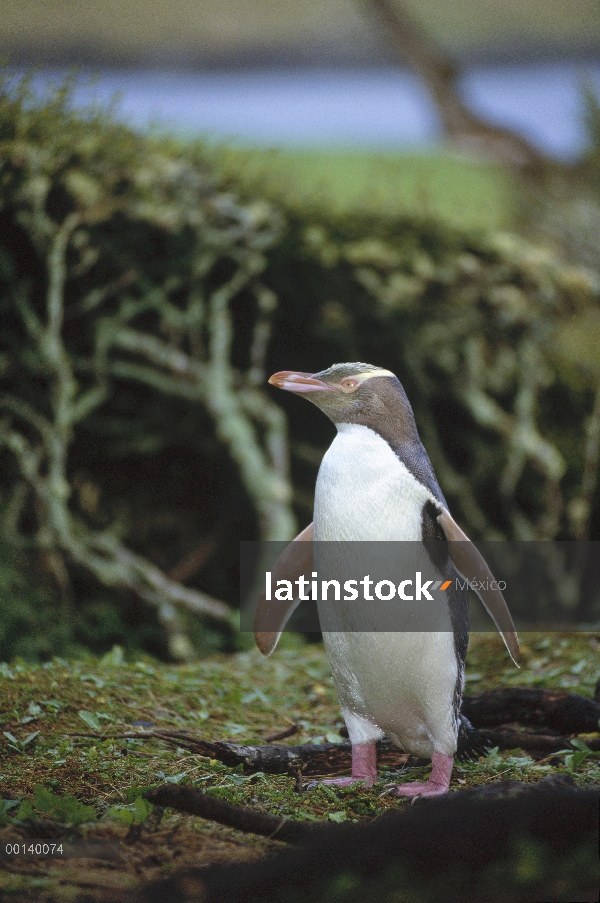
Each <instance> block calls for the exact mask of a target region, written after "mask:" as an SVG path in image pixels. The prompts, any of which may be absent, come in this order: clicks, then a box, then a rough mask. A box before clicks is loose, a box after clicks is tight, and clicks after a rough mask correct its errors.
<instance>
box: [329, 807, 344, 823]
mask: <svg viewBox="0 0 600 903" xmlns="http://www.w3.org/2000/svg"><path fill="white" fill-rule="evenodd" d="M328 818H329V821H334V822H335V823H336V824H338V825H339V824H341V822H343V821H346V813H345V811H344V810H342V811H341V812H330V813H329V816H328Z"/></svg>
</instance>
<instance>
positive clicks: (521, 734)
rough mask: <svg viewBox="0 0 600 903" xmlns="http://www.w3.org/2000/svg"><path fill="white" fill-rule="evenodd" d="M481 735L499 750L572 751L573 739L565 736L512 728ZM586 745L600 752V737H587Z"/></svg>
mask: <svg viewBox="0 0 600 903" xmlns="http://www.w3.org/2000/svg"><path fill="white" fill-rule="evenodd" d="M480 734H481V735H482V736H483V737H485V739H486V740H489V742H490V743H491V744H492V746H497V747H498V748H499V749H517V748H520V749H523V750H526V751H527V752H531V753H536V752H538V753H546V754H548V753H557V752H560V751H561V750H563V749H571V751H572V747H571V745H570V744H571V738H570V737H568V736H564V735H563V734H536V733H534V732H533V731H517V730H511V729H510V728H501V729H497V730H489V729H485V728H483V729H482V730H480ZM585 742H586V745H587V746H588V747H589V748H590V749H591V750H594V751H595V750H600V737H599V738H598V739H592V738H589V737H586V739H585Z"/></svg>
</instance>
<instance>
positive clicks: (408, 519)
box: [314, 423, 433, 541]
mask: <svg viewBox="0 0 600 903" xmlns="http://www.w3.org/2000/svg"><path fill="white" fill-rule="evenodd" d="M430 499H433V496H432V495H431V493H430V492H429V490H428V489H427V488H426V487H425V486H423V484H422V483H419V481H418V480H416V479H415V477H414V476H413V475H412V474H411V473H410V471H409V470H408V468H407V467H406V466H405V465H404V464H403V463H402V461H400V459H399V458H398V457H397V456H396V455H395V454H394V452H393V451H392V449H391V448H390V446H389V445H388V443H387V442H386V441H385V439H382V437H381V436H380V435H379V434H378V433H376V432H375V431H374V430H371V429H369V427H367V426H362V425H359V424H349V423H342V424H340V425H339V427H338V434H337V436H336V438H335V439H334V441H333V442H332V444H331V446H330V448H329V449H328V451H327V453H326V454H325V456H324V458H323V460H322V462H321V467H320V470H319V475H318V477H317V485H316V490H315V509H314V531H315V539H316V540H325V541H326V540H355V541H361V540H364V541H373V540H380V541H394V540H395V541H401V540H405V541H410V540H413V541H414V540H420V539H421V521H422V509H423V505H424V504H425V502H427V501H428V500H430Z"/></svg>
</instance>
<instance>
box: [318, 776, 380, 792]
mask: <svg viewBox="0 0 600 903" xmlns="http://www.w3.org/2000/svg"><path fill="white" fill-rule="evenodd" d="M376 780H377V778H376V777H375V778H371V777H363V778H361V777H356V776H352V777H349V778H327V780H324V781H311V782H310V784H307V785H306V789H307V790H314V789H315V787H318V786H319V785H320V784H325V785H326V786H327V787H352V785H353V784H362V785H363V787H365V788H368V787H372V786H373V784H374V783H375V781H376Z"/></svg>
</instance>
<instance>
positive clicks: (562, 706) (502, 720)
mask: <svg viewBox="0 0 600 903" xmlns="http://www.w3.org/2000/svg"><path fill="white" fill-rule="evenodd" d="M462 712H463V714H464V715H466V717H467V718H468V719H469V721H471V722H472V724H473V725H474V726H475V727H476V728H478V729H481V728H485V727H496V726H497V725H499V724H509V723H511V722H518V723H519V724H526V725H528V726H530V727H545V728H549V729H550V730H552V731H559V732H560V733H563V734H584V733H591V732H593V731H597V730H598V720H599V719H600V703H599V702H594V700H593V699H586V697H585V696H581V695H580V694H579V693H563V692H561V691H559V690H535V689H529V688H527V687H510V688H506V689H501V690H490V691H488V692H487V693H480V694H479V695H477V696H465V697H464V698H463V702H462Z"/></svg>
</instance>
